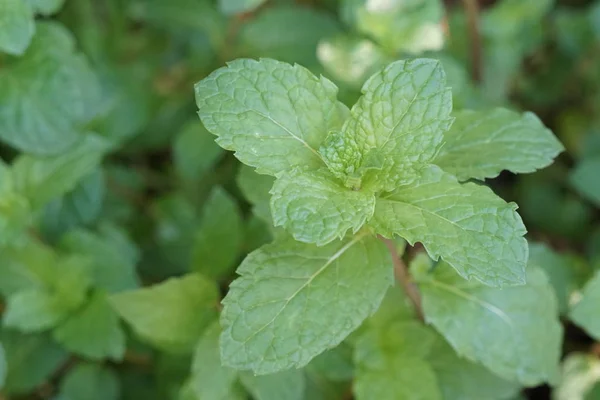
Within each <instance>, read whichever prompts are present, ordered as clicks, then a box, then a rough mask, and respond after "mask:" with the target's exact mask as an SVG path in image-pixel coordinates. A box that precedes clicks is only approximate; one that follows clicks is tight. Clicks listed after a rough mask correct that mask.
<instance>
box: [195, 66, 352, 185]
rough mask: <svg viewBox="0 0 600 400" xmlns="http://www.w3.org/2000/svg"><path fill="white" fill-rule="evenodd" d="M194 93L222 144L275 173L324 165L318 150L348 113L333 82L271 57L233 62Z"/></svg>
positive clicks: (204, 119)
mask: <svg viewBox="0 0 600 400" xmlns="http://www.w3.org/2000/svg"><path fill="white" fill-rule="evenodd" d="M195 91H196V103H197V105H198V108H199V115H200V118H201V119H202V122H203V123H204V126H206V128H207V129H208V130H209V131H211V132H212V133H213V134H215V135H217V136H218V139H217V143H218V144H219V145H220V146H221V147H223V148H225V149H227V150H232V151H235V155H236V157H237V158H239V159H240V161H242V162H243V163H244V164H248V165H250V166H253V167H256V168H257V171H258V172H260V173H265V174H270V175H275V174H278V173H280V172H281V171H284V170H287V169H290V168H292V167H294V166H297V165H306V166H312V167H317V166H319V165H322V163H321V157H320V156H319V153H318V152H317V149H318V148H319V145H320V144H321V142H322V141H323V139H324V138H325V135H327V132H328V131H330V130H332V129H336V128H339V127H340V126H341V124H342V121H343V119H344V118H345V116H346V114H347V108H346V106H344V105H343V104H342V103H340V102H338V101H337V100H336V95H337V88H336V87H335V85H334V84H333V83H331V82H330V81H328V80H327V79H325V78H317V77H315V76H314V75H313V74H312V73H311V72H309V71H308V70H307V69H305V68H303V67H301V66H299V65H294V66H292V65H289V64H286V63H282V62H278V61H274V60H270V59H261V60H260V61H254V60H249V59H240V60H236V61H232V62H230V63H229V64H228V66H227V67H223V68H220V69H218V70H216V71H215V72H213V73H212V74H210V75H209V76H208V77H207V78H205V79H204V80H202V81H200V82H199V83H197V84H196V87H195Z"/></svg>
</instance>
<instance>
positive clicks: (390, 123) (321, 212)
mask: <svg viewBox="0 0 600 400" xmlns="http://www.w3.org/2000/svg"><path fill="white" fill-rule="evenodd" d="M195 93H196V102H197V105H198V109H199V116H200V118H201V120H202V122H203V124H204V126H205V127H206V128H207V129H208V130H209V131H210V132H212V133H213V134H215V135H216V136H217V139H216V142H217V143H218V144H219V145H220V146H221V147H223V148H224V149H226V150H230V151H234V152H235V156H236V157H237V158H238V159H239V160H240V161H242V162H243V163H245V164H247V165H249V166H251V167H253V168H255V169H256V172H258V173H260V174H266V175H271V176H273V177H274V178H275V181H274V183H273V186H272V188H271V190H270V194H271V198H270V208H271V216H272V221H273V224H274V225H275V226H276V227H277V226H279V227H282V228H283V229H284V231H285V233H281V234H280V235H278V237H277V238H276V239H275V241H274V242H273V243H270V244H266V245H264V246H262V247H261V248H259V249H257V250H255V251H254V252H252V253H250V254H249V255H248V256H247V257H246V259H245V260H244V261H243V262H242V264H241V266H240V267H239V269H238V273H239V274H240V277H239V278H238V279H236V280H235V281H234V282H233V283H232V284H231V286H230V290H229V292H228V294H227V296H226V297H225V299H224V300H223V304H224V309H223V313H222V315H221V324H222V326H223V333H222V335H221V342H220V345H221V357H222V362H223V364H224V365H226V366H229V367H233V368H236V369H242V370H247V369H249V370H252V371H253V372H254V373H256V374H269V373H274V372H277V371H282V370H286V369H289V368H292V367H296V368H298V367H302V366H304V365H306V364H308V363H309V362H310V361H311V360H312V359H313V358H314V357H315V356H317V355H319V354H321V353H322V352H324V351H325V350H327V349H329V348H332V347H335V346H336V345H338V344H339V343H340V342H342V341H343V340H344V339H345V338H346V337H347V336H348V335H349V334H351V333H352V332H353V331H354V330H356V329H357V328H358V327H359V326H360V325H361V324H362V323H363V321H364V320H365V319H366V318H367V317H369V316H371V315H372V314H373V313H374V312H375V311H376V310H377V309H378V308H379V306H380V304H381V301H382V299H383V297H384V295H385V293H386V291H387V290H388V288H389V287H390V286H391V285H392V283H393V280H394V278H393V276H394V269H393V263H392V259H391V258H390V255H389V253H388V250H387V248H386V246H385V245H384V243H383V242H382V241H381V240H380V239H379V238H378V236H382V237H384V238H388V239H391V238H394V237H400V238H403V239H405V240H406V241H407V242H408V243H409V244H411V245H414V244H415V243H417V242H420V243H422V244H423V246H424V247H425V249H426V251H427V253H428V254H429V256H430V257H431V258H433V259H434V260H443V262H444V264H436V267H435V268H436V271H437V270H438V269H439V270H440V273H445V274H452V273H453V272H452V271H451V270H450V269H451V268H452V269H454V271H455V272H454V273H455V274H457V277H456V278H454V279H455V280H454V281H453V282H451V283H444V284H443V285H446V286H447V287H448V288H449V289H448V290H449V292H450V293H452V292H453V291H458V293H459V294H458V295H457V294H456V293H454V296H459V297H461V296H462V297H463V298H464V299H466V300H469V301H470V302H471V303H475V304H477V303H479V304H484V305H485V306H484V308H487V311H491V312H492V313H495V306H493V305H490V306H489V307H488V306H487V303H486V302H485V301H484V300H479V299H478V295H476V294H469V292H468V291H467V292H464V294H463V292H462V291H459V288H460V287H462V286H463V285H467V286H468V287H472V289H471V290H474V291H476V292H479V291H481V293H487V291H488V290H490V291H492V290H493V291H492V292H491V293H498V295H497V296H500V297H501V298H506V301H508V297H507V295H508V294H509V293H510V292H508V291H507V290H508V289H504V290H505V291H504V292H502V291H499V290H501V289H486V287H508V286H514V287H515V289H514V290H518V289H517V288H518V287H520V286H518V285H524V284H526V282H528V283H527V285H526V286H525V287H527V288H528V289H524V290H525V292H523V293H529V292H528V291H530V292H531V296H533V297H535V296H538V295H539V294H538V295H536V294H535V290H536V289H535V287H536V286H535V285H541V287H542V289H541V290H542V291H543V292H544V294H543V295H542V298H544V299H546V300H548V301H549V305H547V306H544V307H550V308H549V309H547V312H546V311H544V312H542V313H540V314H539V317H540V318H541V319H542V320H543V321H544V322H543V323H541V325H537V326H540V327H542V326H544V324H548V329H549V330H550V331H551V332H552V333H549V336H548V340H549V341H550V342H549V343H548V345H549V346H550V347H551V348H553V349H554V350H553V351H552V352H548V353H546V357H549V358H550V359H551V360H553V361H554V362H551V363H546V362H540V363H537V362H536V360H532V359H531V358H530V355H531V354H530V353H531V352H534V353H535V352H536V350H535V349H534V348H531V347H528V346H530V345H533V344H534V343H535V340H536V339H535V335H533V333H532V332H529V331H528V326H527V325H525V326H522V327H521V326H519V325H514V323H513V320H512V318H511V317H510V316H508V315H506V314H504V311H499V312H498V313H500V319H501V320H502V318H506V320H505V321H504V323H507V324H508V325H509V326H510V327H512V329H509V331H508V332H506V339H507V340H509V341H510V338H511V337H512V336H513V335H515V332H518V331H519V330H521V329H523V332H522V333H523V334H524V335H525V336H524V337H523V345H522V346H521V345H517V344H516V343H514V344H511V345H512V346H516V347H512V348H511V350H510V351H514V354H513V353H504V355H506V356H507V357H508V360H506V363H505V364H503V365H505V366H503V367H502V366H498V364H502V363H503V361H498V360H497V359H496V356H495V355H493V353H492V350H491V349H492V348H493V347H494V344H493V341H494V340H495V339H497V338H495V339H492V338H490V340H492V343H490V344H489V346H491V347H488V348H487V349H486V350H483V349H473V350H467V349H466V348H463V347H462V346H463V345H462V344H461V343H460V342H459V340H461V339H462V338H463V337H464V338H466V337H465V336H464V332H462V333H460V332H458V331H457V332H453V331H452V329H454V328H453V327H452V325H450V326H449V327H448V329H446V328H445V325H444V324H443V323H442V322H441V321H440V323H438V322H437V321H438V318H442V319H443V318H449V317H450V318H453V317H451V316H450V313H451V312H453V311H454V310H452V311H451V310H447V309H444V311H443V312H442V311H440V313H441V314H440V315H439V317H438V316H437V313H438V311H437V310H436V308H437V307H441V306H442V305H443V304H444V303H446V302H447V301H448V299H446V298H445V296H441V297H439V298H436V297H435V296H432V297H429V291H428V290H427V291H425V292H424V293H423V294H424V301H425V303H424V312H425V318H426V320H427V321H428V322H431V323H433V325H434V326H435V327H436V328H437V329H438V330H439V331H440V332H441V333H442V334H443V335H445V336H446V338H447V339H448V340H449V342H450V343H451V344H452V345H453V347H454V348H455V349H456V350H457V351H458V352H459V354H464V355H466V356H467V358H469V359H473V360H478V361H480V362H482V363H483V364H484V365H488V364H492V366H494V365H496V366H497V367H496V368H493V367H492V369H493V370H497V372H499V373H500V375H501V376H505V377H506V378H507V379H510V378H512V379H516V380H519V381H521V382H522V383H527V384H532V383H534V382H535V383H538V382H541V381H543V380H548V379H552V376H553V374H554V373H555V372H556V371H555V370H554V369H555V366H556V364H557V362H558V355H559V353H558V344H559V341H560V327H559V326H558V323H557V321H556V320H555V319H553V315H552V314H553V313H552V309H553V306H552V303H553V301H554V300H553V298H552V294H551V292H550V291H549V289H548V288H546V287H547V282H546V281H545V280H544V278H543V277H539V276H538V275H536V273H534V272H532V273H531V274H533V275H531V276H529V278H528V275H529V274H528V273H527V272H526V265H527V260H528V245H527V241H526V240H525V238H524V235H525V233H526V230H525V227H524V225H523V223H522V221H521V218H520V216H519V215H518V214H517V212H516V209H517V206H516V204H514V203H507V202H505V201H504V200H502V199H501V198H500V197H498V196H497V195H495V194H494V193H493V192H492V191H491V190H490V189H489V188H488V187H486V186H484V185H482V184H481V182H475V181H469V180H477V179H479V180H481V179H485V178H490V177H495V176H497V175H498V174H499V173H500V172H501V171H502V170H509V171H512V172H515V173H523V172H533V171H535V170H536V169H539V168H543V167H545V166H547V165H549V164H550V163H551V162H552V160H553V158H554V157H555V156H556V155H557V154H558V153H560V152H561V151H562V150H563V147H562V145H561V144H560V143H559V142H558V141H557V140H556V138H555V137H554V136H553V134H552V133H551V132H550V131H549V130H548V129H546V128H545V127H544V126H543V124H542V123H541V122H540V121H539V119H537V118H536V117H535V116H534V115H533V114H530V113H525V114H522V115H521V114H518V113H516V112H513V111H509V110H505V109H497V110H493V111H490V112H469V111H462V112H458V113H455V114H454V115H453V114H452V95H451V89H450V88H449V87H447V86H446V79H445V73H444V71H443V69H442V67H441V65H440V63H439V62H438V61H435V60H430V59H414V60H408V61H396V62H393V63H391V64H389V65H388V66H387V67H385V68H383V69H382V70H380V71H379V72H377V73H375V74H374V75H373V76H372V77H371V78H369V79H368V80H367V82H366V83H365V84H364V86H363V88H362V96H361V97H360V99H359V100H358V101H357V103H356V104H355V105H354V106H353V107H352V108H351V109H348V108H347V107H346V106H345V105H344V104H343V103H341V102H339V101H338V100H337V99H336V94H337V88H336V86H335V85H334V84H333V83H332V82H331V81H329V80H327V79H326V78H324V77H322V76H321V77H316V76H314V75H313V74H312V73H311V72H310V71H308V70H307V69H305V68H303V67H301V66H299V65H290V64H286V63H283V62H278V61H275V60H271V59H261V60H259V61H255V60H250V59H240V60H236V61H233V62H230V63H228V66H227V67H224V68H221V69H219V70H217V71H215V72H213V73H212V74H211V75H209V76H208V77H207V78H205V79H204V80H202V81H200V82H199V83H198V84H196V86H195ZM466 181H469V182H466ZM442 271H443V272H442ZM427 273H428V272H427V271H425V272H421V274H424V275H427ZM416 279H417V281H419V280H422V282H423V285H424V288H425V289H427V285H428V282H437V281H434V280H433V279H432V280H429V278H427V277H419V275H417V277H416ZM461 281H464V283H461ZM440 282H443V280H441V281H440ZM432 285H433V286H432V287H435V286H436V284H432ZM438 285H442V283H439V284H438ZM478 285H480V286H478ZM531 285H533V286H531ZM431 293H432V294H433V292H431ZM515 293H517V292H515ZM446 295H448V294H446ZM528 295H529V294H528ZM484 296H487V295H484ZM492 296H496V295H492ZM504 302H505V300H500V306H506V307H507V309H511V308H512V307H513V306H512V305H510V304H509V303H504ZM493 303H494V302H493V301H492V304H493ZM554 307H555V306H554ZM484 311H485V310H484ZM531 311H533V310H531ZM467 313H468V312H467ZM498 313H496V314H498ZM484 314H486V313H485V312H484ZM531 317H533V316H531ZM465 318H474V320H478V319H479V318H478V317H476V316H474V315H471V316H469V315H465ZM515 318H517V319H518V318H519V317H515ZM501 320H500V322H498V323H499V324H500V325H502V321H501ZM515 323H516V322H515ZM456 328H459V327H458V326H456ZM499 328H500V327H499ZM515 330H516V331H515ZM467 342H469V340H467ZM465 345H467V344H466V343H465ZM467 347H468V348H470V347H471V346H469V345H467ZM523 352H526V354H528V355H527V356H526V358H527V361H526V362H527V363H530V362H531V363H533V364H534V365H533V366H527V365H523V366H521V365H519V364H520V363H519V362H518V361H516V360H515V358H518V357H519V356H520V355H522V354H524V353H523ZM542 365H543V367H542V369H539V368H540V366H542ZM548 365H550V366H552V365H554V367H550V368H551V369H552V371H547V370H545V368H547V366H548ZM521 368H524V371H530V370H531V372H520V371H521Z"/></svg>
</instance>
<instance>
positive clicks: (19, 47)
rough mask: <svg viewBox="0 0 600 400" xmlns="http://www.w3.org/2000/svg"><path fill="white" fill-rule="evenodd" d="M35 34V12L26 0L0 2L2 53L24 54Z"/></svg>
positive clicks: (2, 0) (3, 0)
mask: <svg viewBox="0 0 600 400" xmlns="http://www.w3.org/2000/svg"><path fill="white" fill-rule="evenodd" d="M34 32H35V24H34V21H33V12H32V11H31V8H30V7H29V5H28V4H27V3H26V2H25V0H0V51H3V52H5V53H8V54H13V55H21V54H23V53H24V52H25V50H26V49H27V47H28V46H29V43H30V42H31V38H32V37H33V33H34Z"/></svg>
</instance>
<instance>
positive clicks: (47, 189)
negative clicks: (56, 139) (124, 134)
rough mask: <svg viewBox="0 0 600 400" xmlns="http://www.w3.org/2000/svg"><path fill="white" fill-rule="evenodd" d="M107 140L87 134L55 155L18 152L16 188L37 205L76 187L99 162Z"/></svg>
mask: <svg viewBox="0 0 600 400" xmlns="http://www.w3.org/2000/svg"><path fill="white" fill-rule="evenodd" d="M107 150H108V148H107V143H106V142H105V141H104V140H103V139H101V138H100V137H98V136H95V135H92V134H88V135H86V136H85V137H83V138H81V139H80V140H79V141H78V142H77V143H76V144H75V145H73V146H72V147H70V148H69V149H68V150H66V151H64V152H63V153H62V154H59V155H56V156H34V155H29V154H26V155H21V156H20V157H18V158H17V159H16V160H15V162H14V164H13V170H12V174H13V178H14V180H15V186H16V189H17V190H18V191H19V193H22V194H23V195H24V196H25V197H26V198H27V199H28V200H29V201H30V203H31V204H32V207H34V208H39V207H41V206H43V205H45V204H46V203H48V202H49V201H50V200H52V199H55V198H57V197H59V196H61V195H63V194H65V193H67V192H69V191H71V190H73V189H74V188H75V186H76V185H77V184H78V183H79V182H80V180H81V179H83V178H84V177H85V176H87V175H89V174H90V173H92V172H93V171H94V170H95V169H96V168H97V167H98V165H99V164H100V162H101V160H102V157H103V156H104V154H105V152H106V151H107Z"/></svg>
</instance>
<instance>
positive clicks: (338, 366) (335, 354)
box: [307, 300, 385, 381]
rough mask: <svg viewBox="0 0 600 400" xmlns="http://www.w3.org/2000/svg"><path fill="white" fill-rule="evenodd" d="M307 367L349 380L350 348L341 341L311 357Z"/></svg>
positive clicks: (323, 373) (335, 379)
mask: <svg viewBox="0 0 600 400" xmlns="http://www.w3.org/2000/svg"><path fill="white" fill-rule="evenodd" d="M384 301H385V300H384ZM307 368H310V369H311V370H312V371H313V372H317V373H319V375H322V376H324V377H325V378H327V379H330V380H332V381H349V380H351V379H352V378H353V377H354V365H353V364H352V348H351V347H350V346H349V345H347V344H345V342H342V343H341V344H340V345H339V346H337V347H334V348H333V349H331V350H327V351H326V352H324V353H321V354H319V355H318V356H316V357H315V358H313V360H312V361H311V362H310V363H309V364H308V366H307Z"/></svg>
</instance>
